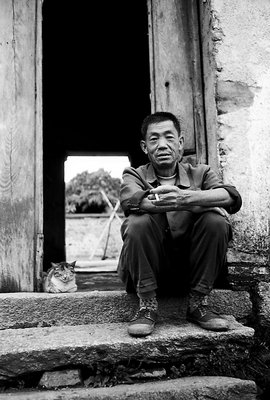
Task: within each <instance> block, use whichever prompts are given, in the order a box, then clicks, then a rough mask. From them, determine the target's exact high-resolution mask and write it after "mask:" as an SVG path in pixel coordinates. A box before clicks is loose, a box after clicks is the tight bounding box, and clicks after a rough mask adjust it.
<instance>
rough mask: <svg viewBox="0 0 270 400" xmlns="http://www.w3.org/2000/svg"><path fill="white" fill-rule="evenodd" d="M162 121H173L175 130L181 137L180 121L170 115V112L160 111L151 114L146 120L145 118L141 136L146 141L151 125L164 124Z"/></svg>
mask: <svg viewBox="0 0 270 400" xmlns="http://www.w3.org/2000/svg"><path fill="white" fill-rule="evenodd" d="M162 121H172V122H173V124H174V127H175V129H176V130H177V132H178V135H179V136H180V135H181V126H180V122H179V121H178V119H177V118H176V116H175V115H174V114H172V113H170V112H166V111H158V112H155V113H153V114H150V115H148V116H147V117H146V118H144V120H143V123H142V127H141V134H142V137H143V139H144V140H145V137H146V133H147V129H148V126H149V125H151V124H157V123H159V122H162Z"/></svg>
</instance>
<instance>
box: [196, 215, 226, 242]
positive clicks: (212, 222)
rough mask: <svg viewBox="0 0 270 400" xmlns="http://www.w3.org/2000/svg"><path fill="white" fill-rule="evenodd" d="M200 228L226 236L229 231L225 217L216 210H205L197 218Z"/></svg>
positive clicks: (212, 233) (213, 233)
mask: <svg viewBox="0 0 270 400" xmlns="http://www.w3.org/2000/svg"><path fill="white" fill-rule="evenodd" d="M199 222H200V224H201V226H202V228H203V229H204V230H205V231H206V232H207V233H208V234H209V235H214V236H222V237H223V236H227V235H229V232H230V224H229V222H228V221H227V220H226V218H225V217H223V216H222V215H220V214H218V213H216V212H205V213H203V214H202V216H201V218H200V220H199Z"/></svg>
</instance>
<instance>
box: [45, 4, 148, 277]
mask: <svg viewBox="0 0 270 400" xmlns="http://www.w3.org/2000/svg"><path fill="white" fill-rule="evenodd" d="M42 31H43V132H44V134H43V157H44V162H43V169H44V237H45V239H44V270H47V269H48V268H49V266H50V262H51V261H54V262H57V261H62V260H64V259H65V256H66V255H65V184H64V162H65V160H66V157H67V155H68V154H71V153H73V154H75V153H77V154H80V153H85V154H86V153H91V154H99V153H101V154H102V153H109V154H110V155H114V154H119V153H124V154H128V156H129V160H130V163H131V165H132V166H135V167H136V166H138V165H140V164H141V163H142V162H145V161H146V160H145V156H144V155H143V153H142V152H141V149H140V147H139V140H140V125H141V121H142V119H143V118H144V117H145V116H146V115H147V114H149V113H150V111H151V105H150V77H149V48H148V16H147V4H146V1H128V2H127V1H125V0H118V1H116V2H112V1H109V0H107V1H105V2H104V1H103V2H92V3H91V5H90V6H88V7H87V8H86V7H84V6H82V5H81V3H78V4H75V3H74V1H71V0H58V1H57V2H55V1H52V0H45V1H44V3H43V26H42Z"/></svg>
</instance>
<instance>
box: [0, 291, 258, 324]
mask: <svg viewBox="0 0 270 400" xmlns="http://www.w3.org/2000/svg"><path fill="white" fill-rule="evenodd" d="M137 304H138V299H137V297H136V296H135V295H128V294H126V292H125V291H123V290H119V291H91V292H76V293H60V294H51V293H1V294H0V329H15V328H30V327H50V326H59V325H81V324H92V323H108V322H126V321H129V320H130V318H131V316H132V314H133V312H134V310H135V309H136V308H137ZM209 304H210V306H211V307H212V309H213V310H214V311H216V312H218V313H221V314H231V315H233V316H234V317H235V318H236V319H237V320H238V321H240V322H243V323H246V321H247V319H248V318H249V317H250V315H251V312H252V304H251V301H250V297H249V294H248V292H245V291H238V292H237V291H231V290H213V291H212V293H211V295H210V297H209ZM186 307H187V299H186V298H177V299H176V298H162V299H160V300H159V314H160V320H161V321H162V320H164V321H166V320H171V319H176V320H177V319H179V318H180V319H185V314H186Z"/></svg>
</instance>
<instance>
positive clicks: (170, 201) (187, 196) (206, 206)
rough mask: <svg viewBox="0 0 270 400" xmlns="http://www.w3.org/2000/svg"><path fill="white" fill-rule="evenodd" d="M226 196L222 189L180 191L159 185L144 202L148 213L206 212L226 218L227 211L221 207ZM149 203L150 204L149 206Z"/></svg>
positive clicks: (172, 187) (175, 187)
mask: <svg viewBox="0 0 270 400" xmlns="http://www.w3.org/2000/svg"><path fill="white" fill-rule="evenodd" d="M223 194H225V196H227V192H226V191H225V190H224V189H221V190H220V189H213V190H204V191H201V190H196V191H194V190H182V189H180V188H178V187H177V186H173V185H161V186H158V187H157V188H155V189H152V190H151V191H150V194H149V196H148V198H147V199H144V200H148V202H146V205H147V208H148V210H146V209H145V211H148V212H167V211H177V210H179V211H181V210H186V211H191V212H193V213H196V214H198V213H203V212H207V211H213V212H216V213H218V214H220V215H222V216H224V217H227V216H228V213H227V211H226V210H225V209H224V208H223V207H222V206H223V204H224V202H225V203H226V198H225V199H223ZM149 201H150V203H151V204H149ZM224 205H225V204H224ZM151 210H155V211H151Z"/></svg>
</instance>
